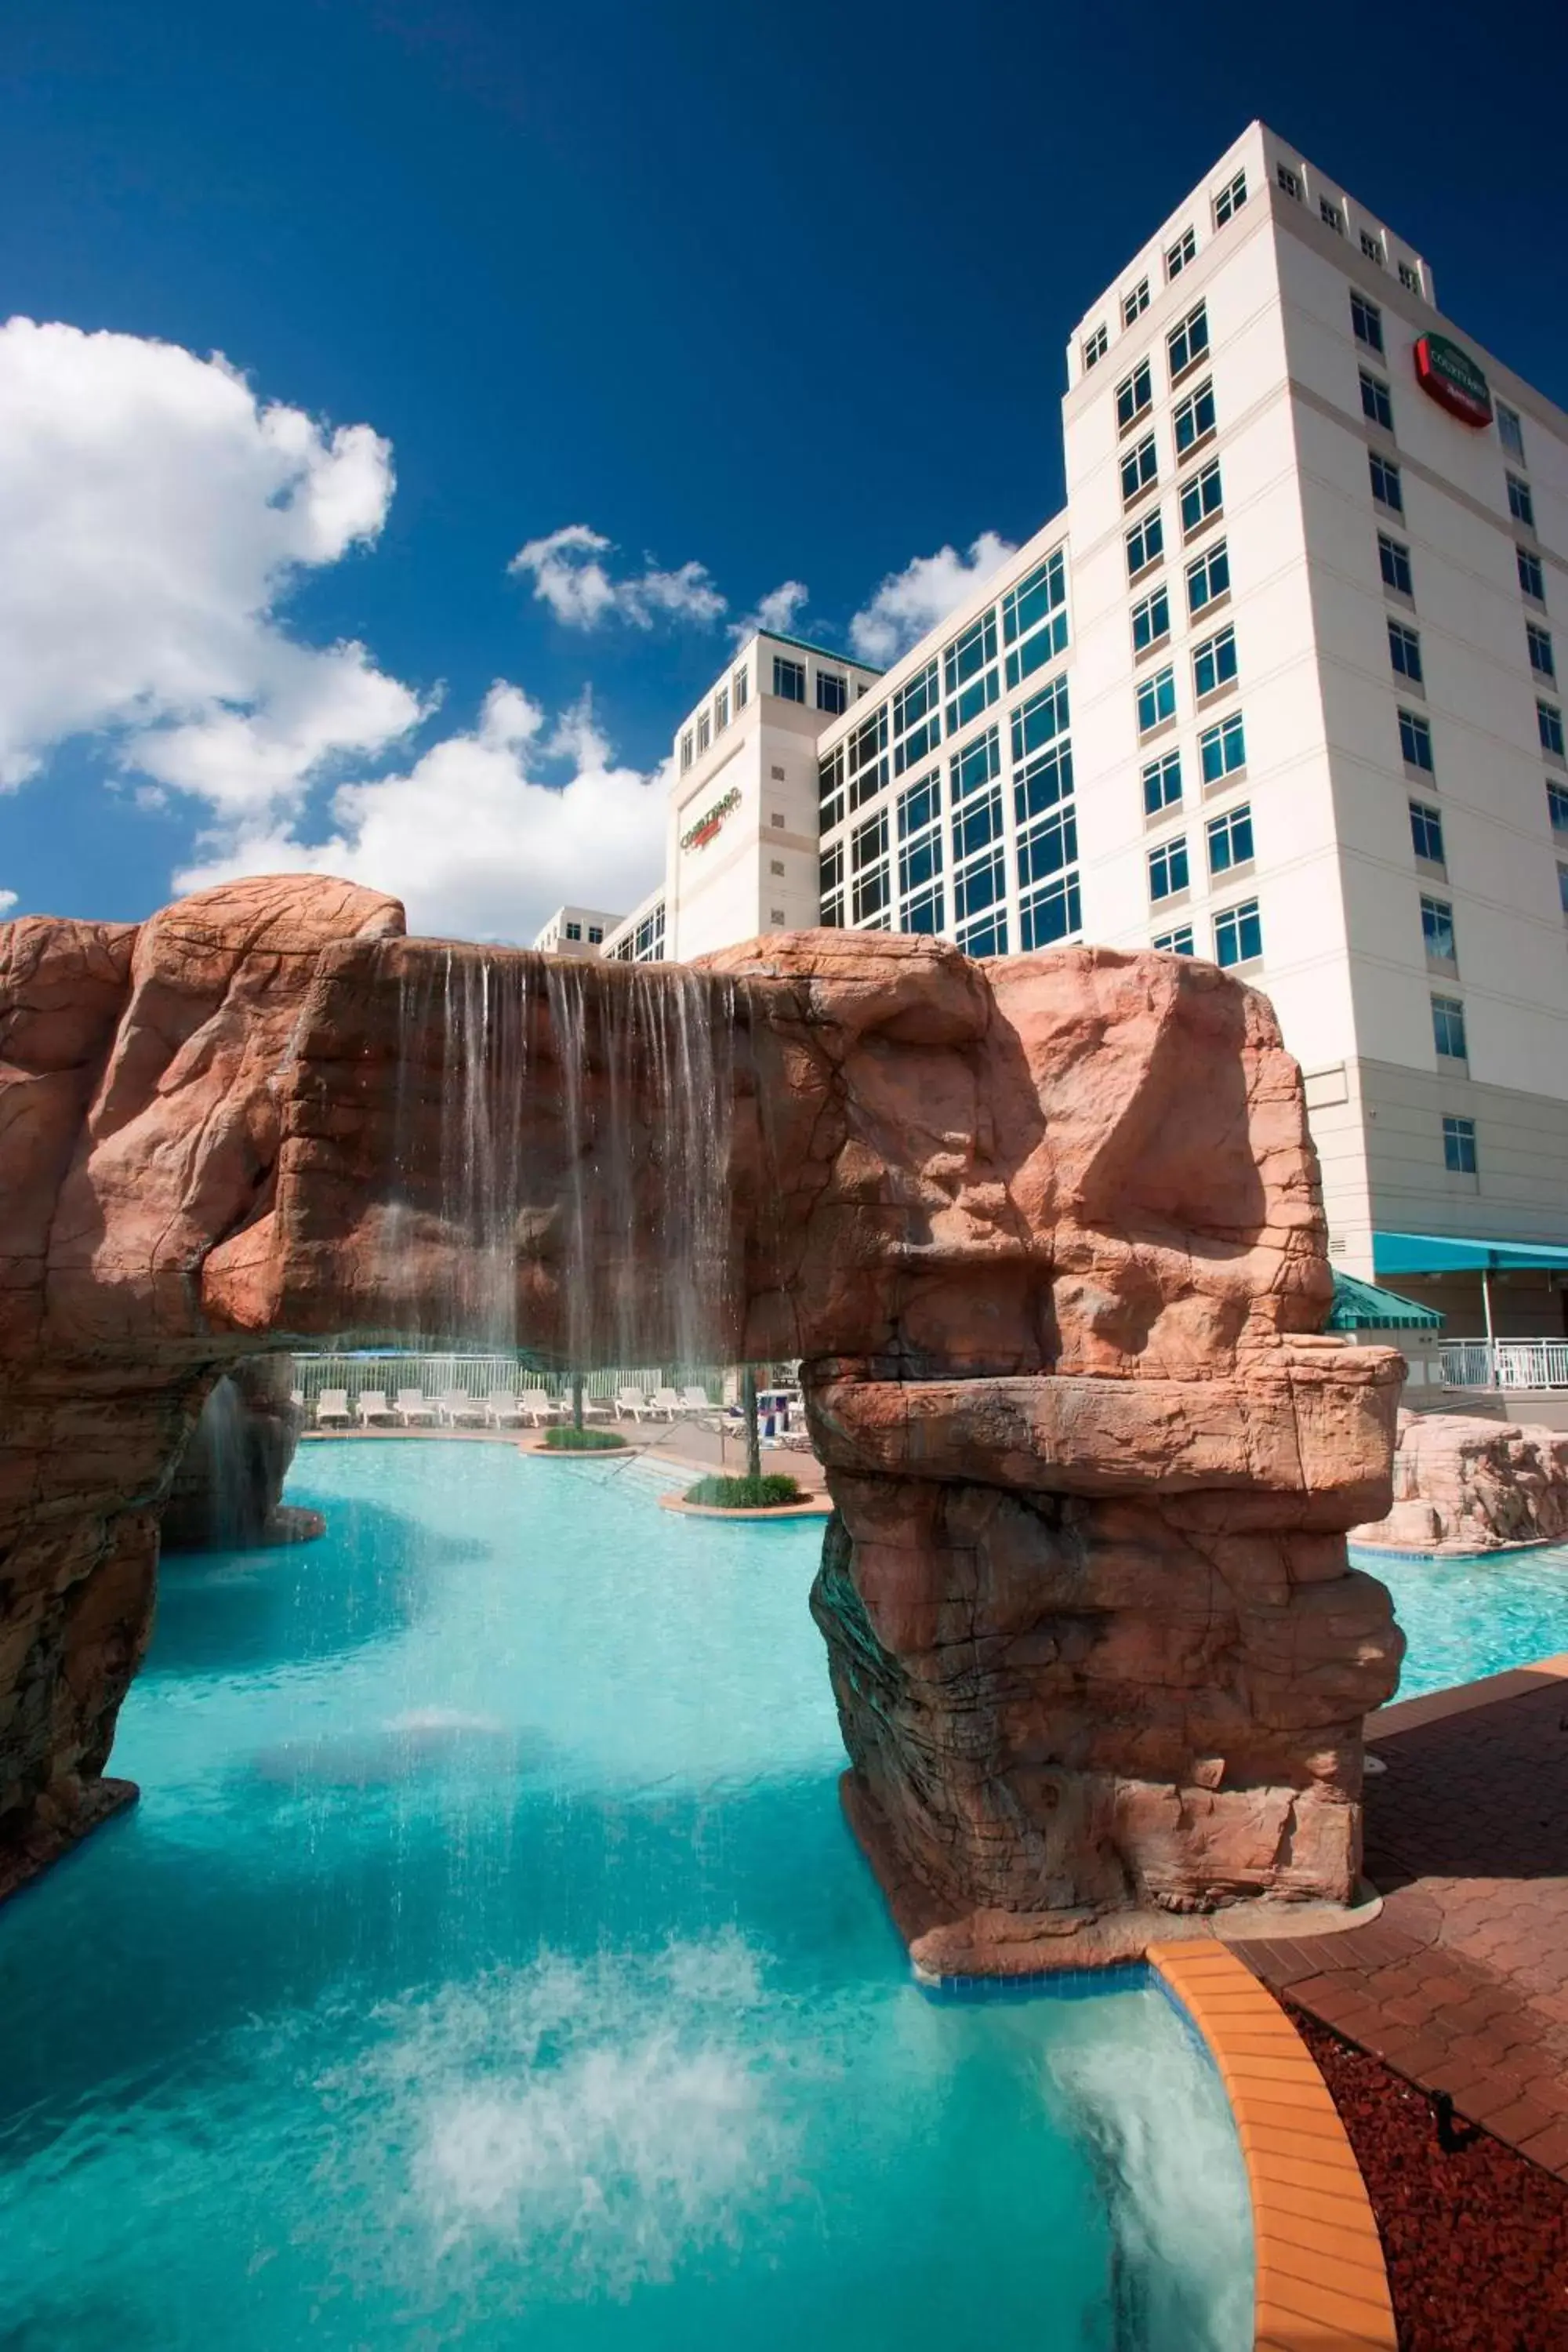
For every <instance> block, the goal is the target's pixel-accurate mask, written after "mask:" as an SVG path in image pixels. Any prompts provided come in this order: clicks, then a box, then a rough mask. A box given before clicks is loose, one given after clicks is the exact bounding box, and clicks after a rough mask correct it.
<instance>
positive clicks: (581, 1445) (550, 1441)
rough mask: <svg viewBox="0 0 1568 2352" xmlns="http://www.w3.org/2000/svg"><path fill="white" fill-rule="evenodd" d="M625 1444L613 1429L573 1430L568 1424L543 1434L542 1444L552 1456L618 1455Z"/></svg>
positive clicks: (624, 1440)
mask: <svg viewBox="0 0 1568 2352" xmlns="http://www.w3.org/2000/svg"><path fill="white" fill-rule="evenodd" d="M544 1443H545V1444H546V1446H547V1447H548V1448H549V1449H550V1451H551V1452H552V1454H619V1453H621V1452H622V1451H623V1450H624V1448H625V1446H626V1439H625V1438H624V1437H621V1436H618V1435H617V1434H616V1431H615V1430H613V1429H574V1428H573V1427H572V1425H571V1423H569V1422H568V1423H566V1424H565V1425H564V1426H563V1427H562V1428H558V1429H547V1430H546V1431H545V1433H544Z"/></svg>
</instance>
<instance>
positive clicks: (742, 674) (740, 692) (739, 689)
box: [731, 667, 750, 712]
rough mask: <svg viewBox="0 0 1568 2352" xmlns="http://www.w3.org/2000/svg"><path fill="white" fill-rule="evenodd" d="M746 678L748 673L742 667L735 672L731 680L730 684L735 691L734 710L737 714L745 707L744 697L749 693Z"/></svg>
mask: <svg viewBox="0 0 1568 2352" xmlns="http://www.w3.org/2000/svg"><path fill="white" fill-rule="evenodd" d="M748 677H749V673H748V672H747V670H746V669H745V668H744V667H741V668H740V669H738V670H737V671H736V672H735V675H734V677H733V678H732V679H731V685H732V686H733V688H734V689H735V709H736V711H737V712H740V711H742V710H744V709H745V707H746V697H747V694H748V692H749V691H750V688H749V685H748Z"/></svg>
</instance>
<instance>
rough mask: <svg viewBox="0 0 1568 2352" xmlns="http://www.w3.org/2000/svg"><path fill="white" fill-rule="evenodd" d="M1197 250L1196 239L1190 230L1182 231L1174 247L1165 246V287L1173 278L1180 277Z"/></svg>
mask: <svg viewBox="0 0 1568 2352" xmlns="http://www.w3.org/2000/svg"><path fill="white" fill-rule="evenodd" d="M1197 249H1198V241H1197V238H1196V237H1195V236H1194V235H1193V232H1192V230H1191V229H1190V228H1184V230H1183V231H1182V234H1181V236H1179V237H1178V238H1177V239H1176V242H1175V244H1174V245H1172V246H1167V247H1166V249H1165V282H1166V284H1167V285H1169V283H1170V281H1171V279H1172V278H1179V277H1180V276H1181V274H1182V272H1183V270H1184V268H1186V266H1187V264H1188V262H1189V261H1191V260H1193V259H1194V257H1195V256H1196V254H1197Z"/></svg>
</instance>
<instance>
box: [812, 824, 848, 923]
mask: <svg viewBox="0 0 1568 2352" xmlns="http://www.w3.org/2000/svg"><path fill="white" fill-rule="evenodd" d="M816 880H817V887H818V889H819V890H820V892H821V894H822V913H821V916H820V918H819V919H820V921H821V923H822V926H823V929H825V930H830V931H837V930H838V929H841V928H842V926H843V922H844V844H843V843H842V842H841V841H836V842H835V843H834V845H833V846H832V848H831V849H825V850H824V851H823V853H822V856H820V857H819V858H818V860H817V865H816Z"/></svg>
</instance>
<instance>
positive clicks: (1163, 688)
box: [1138, 662, 1176, 735]
mask: <svg viewBox="0 0 1568 2352" xmlns="http://www.w3.org/2000/svg"><path fill="white" fill-rule="evenodd" d="M1175 715H1176V673H1175V671H1174V670H1173V668H1172V667H1171V666H1170V664H1169V663H1168V662H1167V663H1166V665H1165V667H1164V668H1163V669H1159V670H1156V671H1155V672H1154V674H1153V676H1152V677H1145V678H1142V679H1140V681H1139V686H1138V732H1139V733H1140V735H1150V734H1152V732H1153V730H1154V729H1155V728H1156V727H1163V725H1164V723H1165V721H1166V719H1173V718H1174V717H1175Z"/></svg>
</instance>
